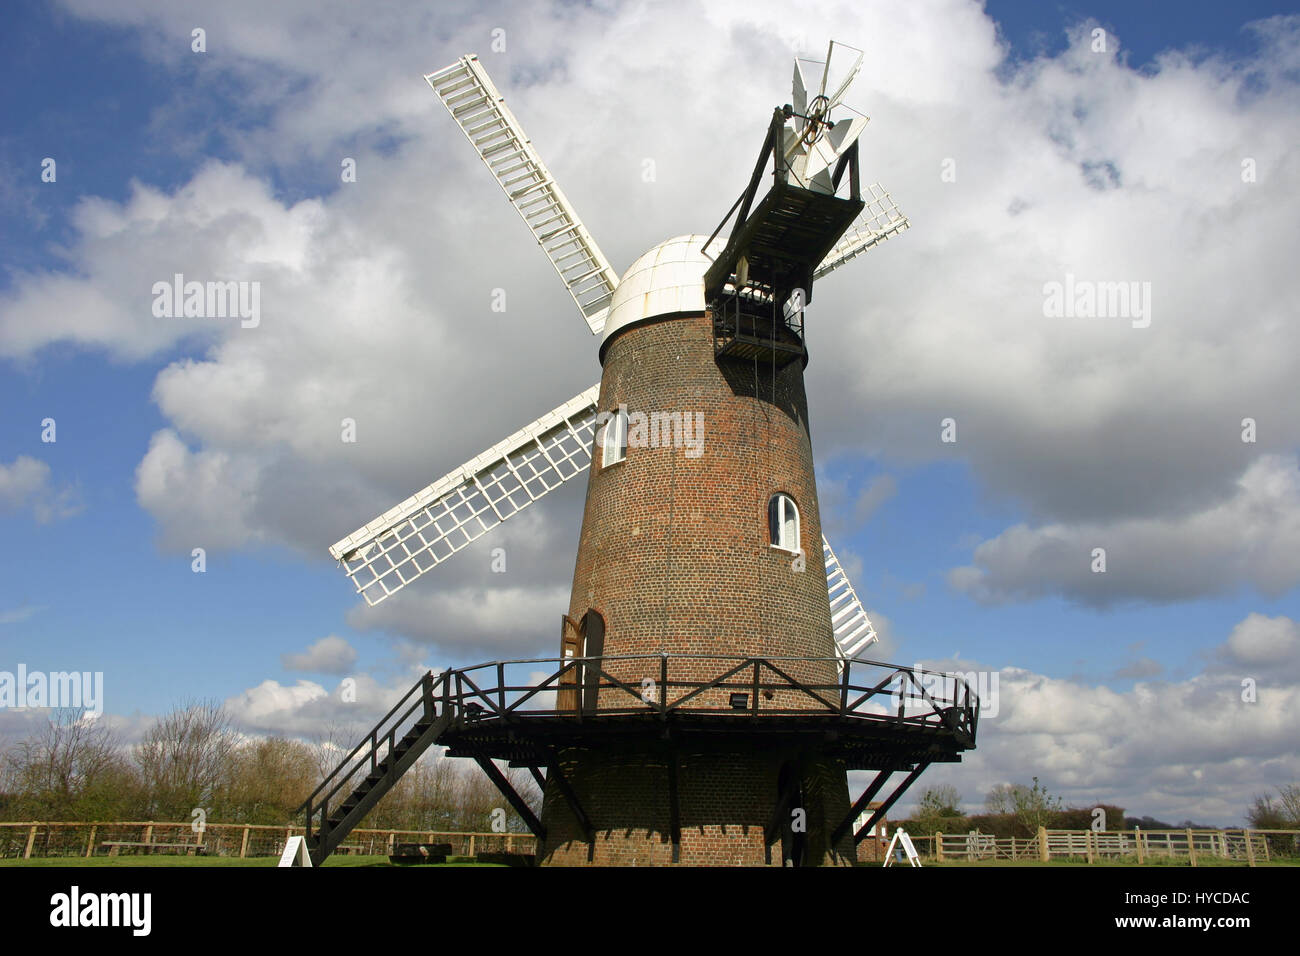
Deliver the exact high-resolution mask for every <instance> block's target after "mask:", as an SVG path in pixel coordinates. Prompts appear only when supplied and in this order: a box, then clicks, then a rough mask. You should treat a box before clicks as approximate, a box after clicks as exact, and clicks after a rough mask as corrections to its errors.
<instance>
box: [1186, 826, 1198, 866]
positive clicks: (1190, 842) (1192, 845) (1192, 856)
mask: <svg viewBox="0 0 1300 956" xmlns="http://www.w3.org/2000/svg"><path fill="white" fill-rule="evenodd" d="M1187 857H1188V859H1189V860H1190V861H1191V864H1192V866H1196V838H1195V837H1193V836H1192V830H1191V828H1190V827H1189V828H1188V829H1187Z"/></svg>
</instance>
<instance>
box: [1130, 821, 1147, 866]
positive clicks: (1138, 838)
mask: <svg viewBox="0 0 1300 956" xmlns="http://www.w3.org/2000/svg"><path fill="white" fill-rule="evenodd" d="M1133 842H1134V843H1136V844H1137V851H1138V864H1139V865H1140V864H1141V863H1142V862H1143V861H1144V860H1145V859H1146V854H1145V853H1144V852H1143V849H1144V847H1143V841H1142V828H1141V827H1135V828H1134V830H1133Z"/></svg>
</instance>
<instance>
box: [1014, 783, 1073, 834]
mask: <svg viewBox="0 0 1300 956" xmlns="http://www.w3.org/2000/svg"><path fill="white" fill-rule="evenodd" d="M1011 800H1012V805H1013V807H1014V808H1015V813H1016V821H1017V822H1018V823H1019V824H1020V825H1021V826H1022V827H1024V828H1025V829H1026V830H1027V831H1028V832H1029V833H1031V834H1032V833H1037V832H1038V828H1039V827H1045V826H1047V824H1048V823H1049V822H1051V818H1052V814H1054V813H1058V812H1059V811H1060V809H1061V798H1060V797H1053V796H1052V795H1051V794H1049V793H1048V792H1047V788H1046V787H1044V786H1043V785H1042V784H1040V783H1039V782H1038V778H1037V777H1034V785H1033V786H1032V787H1026V786H1025V785H1024V784H1023V783H1020V784H1016V785H1015V786H1014V787H1013V788H1012V791H1011Z"/></svg>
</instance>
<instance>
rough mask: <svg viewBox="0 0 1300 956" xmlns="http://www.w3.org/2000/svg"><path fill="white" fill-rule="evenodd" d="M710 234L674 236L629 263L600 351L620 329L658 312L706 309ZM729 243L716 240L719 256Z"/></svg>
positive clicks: (715, 250)
mask: <svg viewBox="0 0 1300 956" xmlns="http://www.w3.org/2000/svg"><path fill="white" fill-rule="evenodd" d="M708 238H709V237H708V236H674V237H673V238H672V239H666V240H664V241H663V242H661V243H659V245H657V246H655V247H654V248H653V249H650V250H649V251H648V252H645V253H643V254H641V255H640V256H638V257H637V260H636V261H635V262H633V263H632V265H630V266H628V269H627V271H626V272H624V273H623V278H621V279H620V280H619V282H618V288H616V289H615V290H614V295H613V296H612V297H611V299H610V302H609V314H608V315H607V316H606V317H605V334H604V336H603V337H602V338H601V341H600V344H601V350H602V351H603V350H604V347H605V343H607V342H608V341H609V340H610V338H611V337H612V336H613V335H614V333H616V332H617V331H618V330H619V329H623V328H626V327H627V326H629V325H633V324H635V323H637V322H640V321H641V320H642V319H649V318H653V317H655V316H659V315H672V314H673V313H676V312H703V311H704V273H705V271H707V270H708V268H709V266H711V265H713V261H712V260H711V259H709V258H708V257H707V256H705V255H704V243H705V241H706V240H707V239H708ZM725 245H726V242H725V241H724V240H723V238H722V237H721V236H719V237H718V238H716V239H714V240H713V245H712V246H710V247H709V251H710V252H711V253H712V254H713V255H714V256H715V257H716V256H717V255H718V253H720V252H721V251H722V248H723V246H725Z"/></svg>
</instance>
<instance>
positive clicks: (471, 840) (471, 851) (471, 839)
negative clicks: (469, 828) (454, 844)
mask: <svg viewBox="0 0 1300 956" xmlns="http://www.w3.org/2000/svg"><path fill="white" fill-rule="evenodd" d="M469 855H470V856H473V855H474V834H472V833H471V834H470V835H469Z"/></svg>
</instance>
